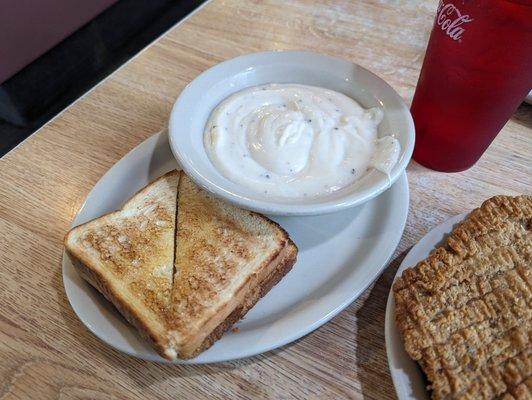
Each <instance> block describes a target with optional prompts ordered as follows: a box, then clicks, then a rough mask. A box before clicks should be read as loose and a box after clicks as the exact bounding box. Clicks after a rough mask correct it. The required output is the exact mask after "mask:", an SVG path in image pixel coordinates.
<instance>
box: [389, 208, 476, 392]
mask: <svg viewBox="0 0 532 400" xmlns="http://www.w3.org/2000/svg"><path fill="white" fill-rule="evenodd" d="M468 214H469V212H464V213H461V214H457V215H454V216H452V217H449V218H447V219H446V220H445V221H443V222H441V223H439V224H438V225H436V226H434V227H433V228H432V229H430V230H429V231H427V232H426V233H425V234H424V235H423V236H422V237H421V238H420V239H419V240H418V242H417V243H416V244H415V245H414V246H412V248H411V249H410V250H409V251H408V253H407V254H406V255H405V257H404V258H403V260H402V261H401V264H400V265H399V267H398V268H397V271H396V273H395V276H394V278H393V282H392V284H391V285H390V291H389V292H388V298H387V300H386V314H385V317H384V339H385V343H386V358H387V360H388V368H389V370H390V376H391V377H392V382H393V386H394V388H395V393H396V395H397V398H398V399H399V400H412V399H415V397H413V396H411V395H410V394H408V393H405V392H404V390H405V383H407V384H410V383H411V382H412V379H411V378H412V376H409V375H408V374H406V373H405V375H406V376H408V377H409V379H408V380H406V381H405V380H404V379H402V378H401V377H400V376H399V374H398V372H397V369H398V367H399V365H397V364H396V362H395V357H394V355H393V352H394V351H395V350H396V347H395V345H394V342H398V343H402V339H401V337H400V333H399V331H398V330H397V326H396V324H395V300H394V296H393V290H392V287H393V284H394V283H395V281H396V280H397V279H398V278H399V276H400V275H401V274H402V273H403V272H404V270H405V269H407V268H409V267H411V266H414V265H416V264H417V263H418V262H419V261H421V260H423V259H424V258H425V257H422V258H419V257H414V258H415V260H410V259H409V256H410V255H411V254H413V253H414V252H417V251H418V250H419V249H420V248H425V247H430V248H431V250H430V251H433V250H434V249H435V248H436V244H438V243H439V241H441V239H442V237H441V235H442V234H443V237H447V236H448V234H449V232H450V231H452V228H453V226H454V225H456V224H458V223H460V222H462V221H463V220H464V219H465V218H466V217H467V215H468ZM449 229H450V231H449V232H446V231H448V230H449ZM438 238H439V239H438ZM433 242H434V243H433ZM418 258H419V259H418ZM392 339H399V340H392ZM405 363H408V364H412V365H416V367H417V364H416V363H415V361H414V360H412V359H410V358H408V359H407V360H406V361H405ZM410 386H411V384H410ZM427 399H428V394H427Z"/></svg>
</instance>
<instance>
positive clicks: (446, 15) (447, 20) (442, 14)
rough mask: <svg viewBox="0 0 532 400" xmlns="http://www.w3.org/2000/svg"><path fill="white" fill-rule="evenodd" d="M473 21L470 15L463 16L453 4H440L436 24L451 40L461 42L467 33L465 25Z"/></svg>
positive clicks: (441, 2)
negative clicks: (463, 35)
mask: <svg viewBox="0 0 532 400" xmlns="http://www.w3.org/2000/svg"><path fill="white" fill-rule="evenodd" d="M471 21H473V18H471V17H470V16H469V15H468V14H463V15H462V13H461V12H460V10H459V9H458V8H457V7H456V6H455V5H454V4H452V3H447V4H445V3H444V2H443V1H440V4H438V11H437V13H436V24H437V25H438V26H439V27H440V28H441V30H442V31H444V32H445V34H447V35H448V36H449V37H451V39H453V40H457V41H461V40H460V39H461V38H462V33H464V32H465V28H464V26H463V25H464V24H466V23H468V22H471Z"/></svg>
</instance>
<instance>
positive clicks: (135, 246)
mask: <svg viewBox="0 0 532 400" xmlns="http://www.w3.org/2000/svg"><path fill="white" fill-rule="evenodd" d="M177 179H178V175H177V173H176V172H173V173H170V174H166V175H165V176H163V177H161V178H159V179H158V180H157V181H156V182H154V183H152V184H150V185H149V186H148V187H147V188H145V189H143V190H141V192H139V193H138V194H137V195H135V196H134V197H133V198H132V199H131V200H130V201H128V202H127V203H126V204H125V205H124V207H123V208H122V210H120V211H118V212H115V213H112V214H109V215H107V216H104V217H103V218H101V219H98V220H95V221H92V222H91V223H90V224H91V225H92V226H91V227H90V228H89V229H87V230H86V231H84V232H83V233H82V235H81V237H80V240H81V243H82V244H83V246H84V247H85V249H86V251H89V252H90V253H92V254H93V255H94V256H95V257H97V258H99V262H100V263H101V265H102V266H103V267H104V268H106V269H107V270H109V271H110V272H112V274H113V275H114V277H115V279H117V280H120V281H122V282H123V284H124V285H125V286H126V287H127V288H128V289H129V291H130V292H131V294H132V295H134V296H136V297H138V298H139V299H141V300H142V302H143V304H144V305H145V306H146V307H147V308H149V309H151V310H152V311H154V312H155V313H156V314H160V313H164V312H166V309H167V307H168V305H169V301H170V293H171V287H172V269H173V264H172V261H173V254H174V247H173V246H169V245H168V243H173V237H174V231H175V221H174V219H175V202H176V199H175V197H173V198H168V197H170V196H172V194H173V196H175V195H176V190H175V186H174V187H173V188H170V189H169V188H168V187H167V185H170V186H172V185H174V184H175V185H177Z"/></svg>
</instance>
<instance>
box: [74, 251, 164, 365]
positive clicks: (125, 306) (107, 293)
mask: <svg viewBox="0 0 532 400" xmlns="http://www.w3.org/2000/svg"><path fill="white" fill-rule="evenodd" d="M67 255H68V256H69V258H70V260H71V262H72V264H73V265H74V267H75V268H76V270H77V271H78V273H79V274H80V276H81V277H82V278H83V279H85V280H86V281H87V282H89V283H90V284H91V285H92V286H93V287H94V288H95V289H97V290H98V291H99V292H100V293H101V294H103V295H104V297H105V298H106V299H107V300H108V301H110V302H111V303H112V304H113V305H114V306H115V307H116V309H117V310H118V311H119V312H120V314H122V316H123V317H124V318H125V319H126V320H127V321H128V322H129V323H130V324H131V325H133V326H134V327H135V328H136V329H137V330H138V331H139V333H140V335H141V336H142V337H143V338H144V339H146V340H147V341H148V342H149V343H150V344H151V345H152V346H153V348H154V349H155V350H156V351H157V353H159V354H160V355H161V357H165V358H167V355H166V349H167V346H168V340H167V338H166V335H161V332H157V330H155V329H153V326H152V325H150V324H147V323H145V322H144V320H143V319H142V318H141V317H140V316H139V314H138V310H137V309H136V308H134V307H132V306H131V303H130V302H129V301H128V300H127V299H125V298H124V296H123V293H122V291H120V290H117V289H116V288H114V287H113V286H112V285H111V284H110V282H109V280H108V279H106V278H105V277H104V276H102V274H101V273H100V272H99V271H98V270H96V269H93V268H91V267H90V266H88V265H86V264H84V263H83V262H82V261H81V260H80V259H79V258H78V257H76V256H75V255H74V254H71V253H70V252H69V251H68V249H67Z"/></svg>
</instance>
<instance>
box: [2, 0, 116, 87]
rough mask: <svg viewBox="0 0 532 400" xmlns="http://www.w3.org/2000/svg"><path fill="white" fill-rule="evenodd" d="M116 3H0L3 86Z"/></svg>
mask: <svg viewBox="0 0 532 400" xmlns="http://www.w3.org/2000/svg"><path fill="white" fill-rule="evenodd" d="M116 1H117V0H0V83H2V82H4V81H5V80H6V79H8V78H9V77H11V76H12V75H14V74H15V73H16V72H18V71H19V70H21V69H22V68H24V67H25V66H26V65H28V64H29V63H31V62H32V61H33V60H35V59H36V58H37V57H39V56H40V55H41V54H43V53H44V52H46V51H47V50H49V49H50V48H52V47H53V46H55V45H56V44H57V43H59V42H60V41H61V40H63V39H64V38H65V37H67V36H68V35H70V34H71V33H72V32H74V31H76V30H77V29H78V28H80V27H81V26H83V25H84V24H85V23H87V22H88V21H90V20H91V19H92V18H94V17H95V16H96V15H98V14H99V13H100V12H102V11H103V10H104V9H105V8H107V7H108V6H110V5H111V4H113V3H115V2H116Z"/></svg>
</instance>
